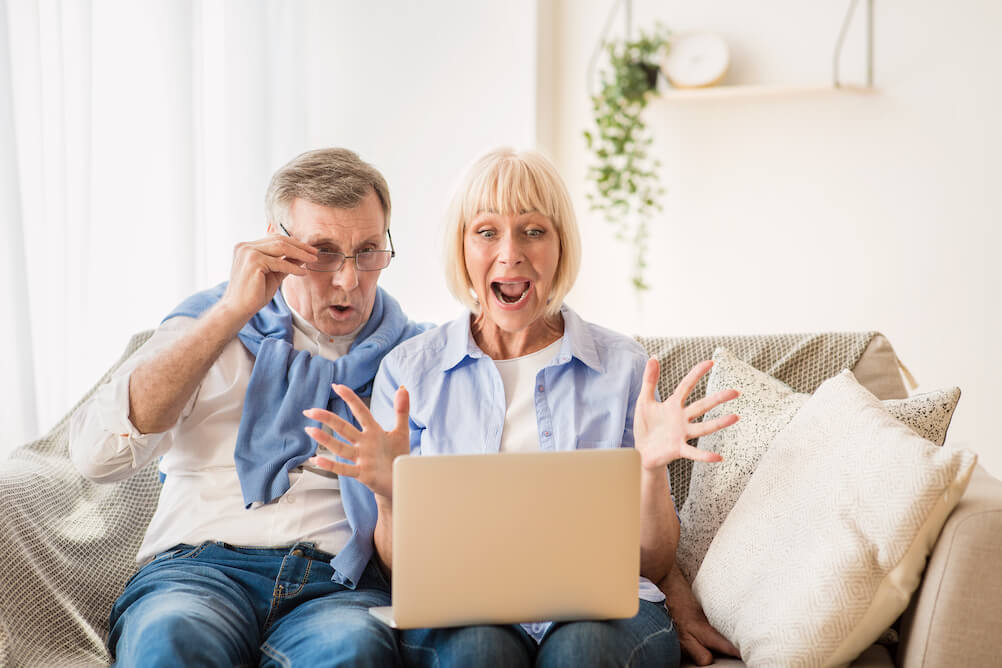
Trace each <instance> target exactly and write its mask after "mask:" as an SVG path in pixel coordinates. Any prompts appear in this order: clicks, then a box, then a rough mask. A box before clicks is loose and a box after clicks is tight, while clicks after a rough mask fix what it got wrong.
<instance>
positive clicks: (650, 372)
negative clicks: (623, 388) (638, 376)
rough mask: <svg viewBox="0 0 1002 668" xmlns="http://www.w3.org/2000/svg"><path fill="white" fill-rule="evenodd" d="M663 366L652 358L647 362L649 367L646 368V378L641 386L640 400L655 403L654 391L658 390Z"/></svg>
mask: <svg viewBox="0 0 1002 668" xmlns="http://www.w3.org/2000/svg"><path fill="white" fill-rule="evenodd" d="M660 369H661V365H660V364H659V363H658V360H657V358H655V357H652V358H650V359H649V360H647V365H646V366H645V367H644V378H643V381H642V383H641V385H640V396H639V397H638V398H639V399H643V400H645V401H655V394H654V391H655V390H657V388H658V374H659V373H660Z"/></svg>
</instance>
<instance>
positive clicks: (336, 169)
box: [264, 148, 390, 229]
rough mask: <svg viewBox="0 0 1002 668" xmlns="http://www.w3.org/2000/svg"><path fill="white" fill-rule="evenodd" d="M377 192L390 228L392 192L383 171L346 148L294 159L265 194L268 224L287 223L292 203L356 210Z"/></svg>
mask: <svg viewBox="0 0 1002 668" xmlns="http://www.w3.org/2000/svg"><path fill="white" fill-rule="evenodd" d="M370 190H373V191H375V193H376V196H377V197H379V202H380V204H382V206H383V218H384V221H385V223H386V227H387V229H389V227H390V189H389V187H388V186H387V185H386V179H384V178H383V175H382V174H380V173H379V170H378V169H376V168H375V167H373V166H372V165H370V164H369V163H367V162H365V161H363V160H362V159H361V158H359V157H358V154H356V153H355V152H353V151H349V150H348V149H345V148H322V149H317V150H315V151H307V152H306V153H303V154H301V155H298V156H296V157H295V158H293V159H292V160H291V161H290V162H289V163H288V164H286V165H285V166H284V167H282V168H281V169H279V170H278V171H277V172H275V175H274V176H272V177H271V183H269V184H268V192H267V194H266V195H265V200H264V203H265V213H266V215H267V216H268V222H269V223H273V224H275V225H277V224H278V223H287V222H288V219H289V207H290V206H291V205H292V200H294V199H296V198H297V197H298V198H299V199H303V200H306V201H307V202H311V203H313V204H319V205H321V206H329V207H334V208H337V209H354V208H355V207H356V206H358V204H359V202H361V201H362V199H363V198H365V196H366V195H368V194H369V191H370Z"/></svg>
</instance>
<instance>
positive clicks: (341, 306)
mask: <svg viewBox="0 0 1002 668" xmlns="http://www.w3.org/2000/svg"><path fill="white" fill-rule="evenodd" d="M286 228H287V229H288V231H289V234H291V235H292V236H293V237H295V238H296V239H299V240H300V241H303V242H305V243H307V244H309V245H311V246H313V247H314V248H316V249H318V250H322V251H329V252H336V253H343V254H344V255H355V253H357V252H359V251H363V250H382V249H385V248H386V247H387V246H386V224H385V219H384V216H383V207H382V205H381V204H380V203H379V197H378V196H377V195H376V192H375V191H370V192H369V194H368V195H366V196H365V197H364V198H363V199H362V201H361V202H359V204H358V206H356V207H355V208H354V209H335V208H332V207H328V206H322V205H320V204H313V203H312V202H308V201H306V200H303V199H299V198H296V199H294V200H292V203H291V205H290V206H289V222H288V223H287V224H286ZM380 273H382V272H381V271H359V270H358V267H356V266H355V261H354V260H345V263H344V266H343V267H341V269H340V271H334V272H330V271H326V272H324V271H312V270H307V274H306V276H291V275H290V276H288V277H286V279H285V281H284V283H283V284H282V293H283V295H284V296H285V299H286V301H287V302H288V303H289V306H291V307H292V308H294V309H295V310H296V311H297V312H298V313H299V314H300V315H302V316H303V317H304V318H306V320H308V321H309V322H310V323H311V324H312V325H313V326H314V327H316V328H317V329H318V330H320V331H321V332H323V333H324V334H327V335H328V336H340V335H342V334H349V333H351V332H353V331H355V330H356V329H358V328H359V327H360V326H361V325H362V324H363V323H364V322H366V321H367V320H368V319H369V315H371V314H372V305H373V303H374V302H375V300H376V282H377V281H378V280H379V274H380Z"/></svg>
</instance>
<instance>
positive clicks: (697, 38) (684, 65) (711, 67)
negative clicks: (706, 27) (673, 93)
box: [661, 32, 731, 88]
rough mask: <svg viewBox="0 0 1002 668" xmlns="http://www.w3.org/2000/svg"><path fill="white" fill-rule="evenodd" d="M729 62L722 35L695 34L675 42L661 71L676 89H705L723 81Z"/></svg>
mask: <svg viewBox="0 0 1002 668" xmlns="http://www.w3.org/2000/svg"><path fill="white" fill-rule="evenodd" d="M730 60H731V57H730V53H729V52H728V50H727V43H726V42H725V41H724V40H723V38H721V37H720V35H715V34H713V33H709V32H694V33H688V34H684V35H679V36H678V37H674V38H672V40H671V47H670V48H669V49H668V55H666V56H665V57H664V60H662V61H661V71H662V72H664V75H665V77H666V78H667V79H668V81H670V82H671V85H672V86H675V87H676V88H703V87H704V86H712V85H714V84H716V83H719V82H720V80H721V79H723V78H724V74H726V73H727V66H728V65H729V64H730Z"/></svg>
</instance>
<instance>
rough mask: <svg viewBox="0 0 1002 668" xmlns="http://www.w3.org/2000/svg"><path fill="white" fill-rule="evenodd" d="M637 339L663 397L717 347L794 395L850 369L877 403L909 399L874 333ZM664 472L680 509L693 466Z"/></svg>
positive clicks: (895, 364)
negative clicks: (655, 370) (654, 363)
mask: <svg viewBox="0 0 1002 668" xmlns="http://www.w3.org/2000/svg"><path fill="white" fill-rule="evenodd" d="M636 338H637V341H639V342H640V344H641V345H642V346H643V347H644V349H645V350H647V353H648V354H649V355H651V356H652V357H656V358H657V359H658V361H659V362H660V363H661V377H660V378H659V379H658V392H659V393H660V395H661V397H662V398H664V397H667V396H668V395H670V394H671V393H672V392H673V391H674V390H675V388H676V387H677V386H678V384H679V383H680V382H681V381H682V378H683V377H684V376H685V375H686V374H687V373H688V372H689V370H690V369H692V367H694V366H695V365H696V364H698V363H699V362H700V361H702V360H707V359H710V358H711V357H712V356H713V351H714V349H715V348H717V347H718V346H723V347H725V348H727V349H729V350H730V351H731V352H732V353H734V354H735V355H736V356H738V357H739V358H740V359H742V360H744V361H745V362H748V363H749V364H751V365H752V366H753V367H755V368H756V369H759V370H760V371H764V372H765V373H768V374H769V375H770V376H773V377H775V378H778V379H779V380H781V381H783V382H784V383H786V384H787V385H789V386H790V387H792V388H793V389H794V390H796V391H797V392H814V390H816V389H817V388H818V386H819V385H820V384H821V383H822V382H824V381H825V380H827V379H828V378H831V377H832V376H834V375H835V374H837V373H839V372H840V371H842V370H843V369H850V370H852V371H853V373H854V374H855V375H856V377H857V378H858V379H859V381H860V383H861V384H862V385H863V387H865V388H867V389H868V390H870V391H871V392H873V393H874V394H875V395H877V398H879V399H903V398H905V397H907V396H908V392H907V390H906V389H905V386H904V383H903V381H902V379H901V373H900V371H899V368H900V362H899V361H898V358H897V355H895V354H894V349H893V348H892V347H891V344H890V342H889V341H888V340H887V338H886V337H885V336H884V335H883V334H880V333H879V332H824V333H817V334H769V335H758V336H701V337H649V336H638V337H636ZM706 380H707V376H704V377H703V379H702V380H700V382H699V384H698V385H697V386H696V389H695V390H693V392H692V394H691V395H690V397H689V401H690V403H691V402H693V401H697V400H698V399H701V398H702V397H703V396H704V395H705V394H706ZM669 470H670V471H671V486H672V495H673V496H674V497H675V507H676V508H681V507H682V504H683V503H685V499H686V496H687V495H688V493H689V481H690V479H691V474H692V461H690V460H687V459H681V460H678V461H676V462H672V464H671V465H670V466H669Z"/></svg>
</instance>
